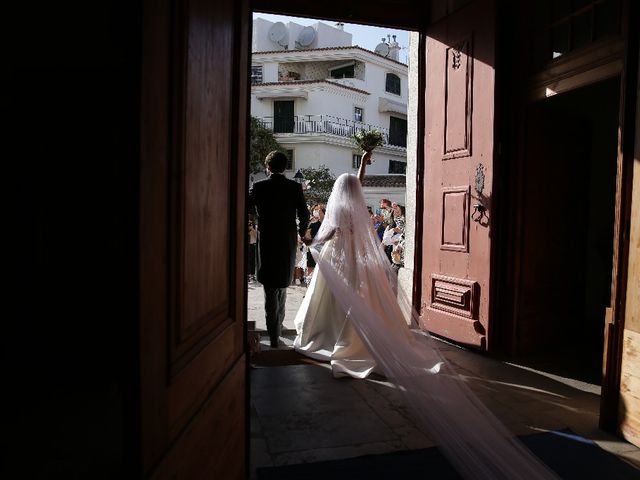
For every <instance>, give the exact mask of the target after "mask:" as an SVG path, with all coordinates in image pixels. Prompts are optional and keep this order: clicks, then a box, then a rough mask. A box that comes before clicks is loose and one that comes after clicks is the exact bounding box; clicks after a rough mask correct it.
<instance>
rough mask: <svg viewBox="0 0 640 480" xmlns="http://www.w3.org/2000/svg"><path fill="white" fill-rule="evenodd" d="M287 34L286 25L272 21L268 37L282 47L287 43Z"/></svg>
mask: <svg viewBox="0 0 640 480" xmlns="http://www.w3.org/2000/svg"><path fill="white" fill-rule="evenodd" d="M287 34H288V32H287V27H286V26H285V24H284V23H282V22H276V23H274V24H273V25H271V28H270V29H269V39H270V40H271V41H272V42H274V43H277V44H278V45H280V46H282V47H286V46H287V45H288V43H289V42H288V39H287Z"/></svg>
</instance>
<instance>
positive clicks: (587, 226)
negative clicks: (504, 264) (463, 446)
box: [516, 77, 620, 385]
mask: <svg viewBox="0 0 640 480" xmlns="http://www.w3.org/2000/svg"><path fill="white" fill-rule="evenodd" d="M619 98H620V79H619V77H616V78H612V79H609V80H606V81H602V82H599V83H597V84H593V85H591V86H588V87H584V88H580V89H577V90H574V91H572V92H569V93H566V94H562V95H557V96H554V97H551V98H548V99H546V100H543V101H540V102H537V103H535V104H532V105H531V106H530V108H529V110H528V112H527V119H526V122H527V123H526V128H527V141H526V142H527V143H526V145H527V148H526V154H525V160H524V164H523V173H522V175H523V187H522V192H521V193H522V209H521V211H520V215H521V222H522V225H523V227H522V232H523V235H522V238H523V240H522V245H521V253H520V262H521V263H520V265H521V266H520V268H521V270H520V277H519V281H520V292H519V296H518V318H517V319H516V322H517V323H516V326H517V328H516V343H517V346H518V351H519V353H520V354H521V355H524V356H526V358H527V363H528V364H529V365H533V366H534V368H536V369H540V370H542V371H546V372H549V373H552V374H556V375H560V376H563V377H568V378H574V379H577V380H581V381H584V382H588V383H591V384H595V385H600V382H601V367H602V352H603V342H604V327H605V325H604V321H605V308H606V307H608V306H609V304H610V295H611V271H612V256H613V226H614V207H615V182H616V152H617V140H618V139H617V133H618V111H619Z"/></svg>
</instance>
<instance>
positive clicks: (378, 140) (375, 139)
mask: <svg viewBox="0 0 640 480" xmlns="http://www.w3.org/2000/svg"><path fill="white" fill-rule="evenodd" d="M353 139H354V140H355V141H356V144H357V145H358V147H360V148H361V149H362V150H363V151H365V152H370V151H372V150H373V149H374V148H376V147H379V146H380V145H382V144H384V137H383V136H382V133H381V132H379V131H378V130H365V129H364V128H361V129H360V130H359V131H357V132H356V133H354V134H353Z"/></svg>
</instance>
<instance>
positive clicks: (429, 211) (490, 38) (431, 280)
mask: <svg viewBox="0 0 640 480" xmlns="http://www.w3.org/2000/svg"><path fill="white" fill-rule="evenodd" d="M494 26H495V6H494V3H493V1H491V0H476V1H474V2H472V3H471V4H470V5H467V6H466V7H464V8H462V9H460V10H458V11H456V12H455V13H453V14H451V15H449V16H448V17H445V18H444V19H442V20H440V21H438V22H437V23H435V24H434V25H431V26H430V27H428V29H427V45H426V96H425V140H424V143H425V169H424V171H425V173H424V178H425V186H424V192H425V197H424V217H423V225H424V227H423V228H424V231H423V256H424V259H423V273H422V275H423V276H422V288H423V292H422V298H423V299H424V301H423V303H422V305H421V326H422V327H423V328H425V329H427V330H429V331H431V332H434V333H437V334H439V335H442V336H444V337H447V338H450V339H452V340H455V341H457V342H461V343H464V344H467V345H471V346H474V347H478V348H481V349H487V348H488V347H489V344H488V338H489V327H490V325H489V306H490V288H491V268H490V265H491V212H492V205H491V189H492V173H493V155H494V148H493V143H494V77H495V75H494V60H495V55H494V43H495V35H494V28H495V27H494Z"/></svg>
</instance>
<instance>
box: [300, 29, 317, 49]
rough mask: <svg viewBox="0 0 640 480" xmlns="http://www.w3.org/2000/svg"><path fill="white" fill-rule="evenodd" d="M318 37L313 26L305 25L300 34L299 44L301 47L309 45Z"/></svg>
mask: <svg viewBox="0 0 640 480" xmlns="http://www.w3.org/2000/svg"><path fill="white" fill-rule="evenodd" d="M315 38H316V31H315V30H314V28H313V27H304V28H303V29H302V30H301V31H300V34H299V35H298V44H300V46H301V47H308V46H309V45H311V42H313V40H314V39H315Z"/></svg>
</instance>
